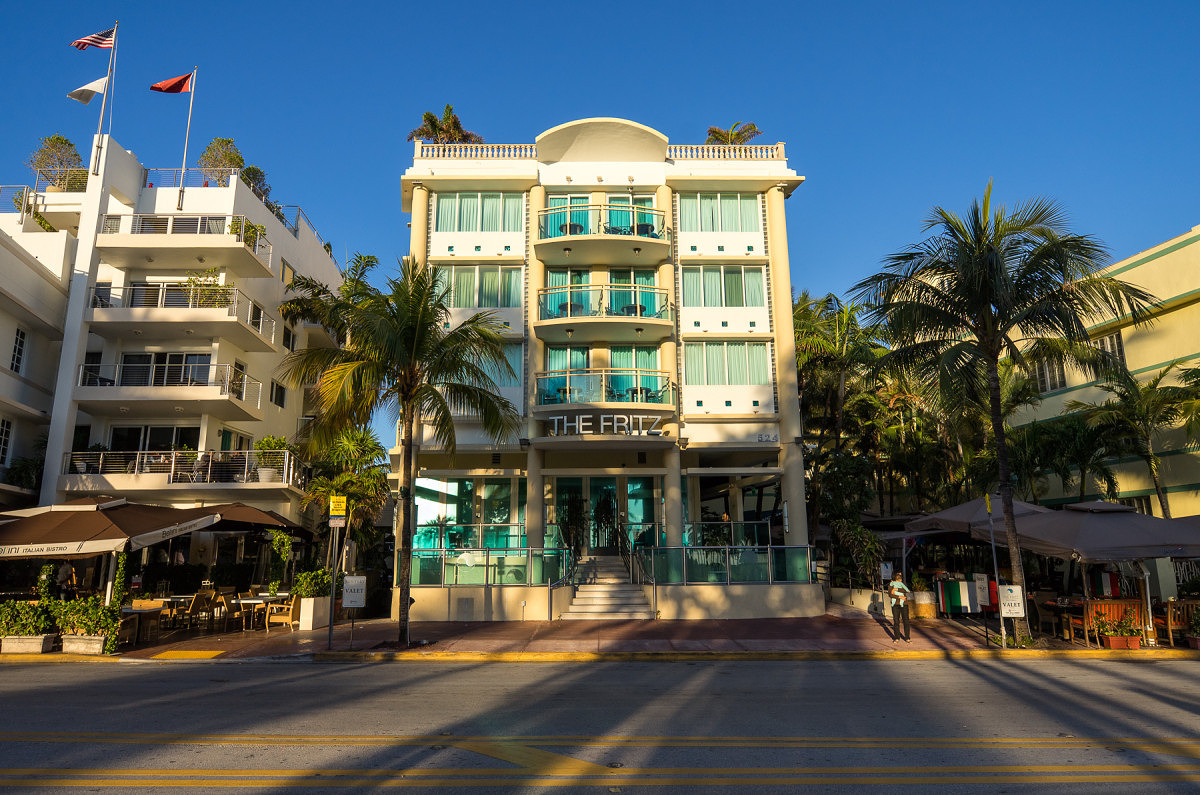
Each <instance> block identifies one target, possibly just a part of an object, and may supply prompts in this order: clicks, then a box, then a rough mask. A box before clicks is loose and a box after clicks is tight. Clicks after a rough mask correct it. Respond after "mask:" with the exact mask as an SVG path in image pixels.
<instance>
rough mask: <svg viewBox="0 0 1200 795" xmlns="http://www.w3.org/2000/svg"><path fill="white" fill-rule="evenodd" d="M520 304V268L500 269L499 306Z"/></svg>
mask: <svg viewBox="0 0 1200 795" xmlns="http://www.w3.org/2000/svg"><path fill="white" fill-rule="evenodd" d="M520 305H521V269H520V268H501V269H500V306H520Z"/></svg>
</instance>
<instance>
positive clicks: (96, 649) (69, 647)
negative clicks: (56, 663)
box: [62, 635, 108, 654]
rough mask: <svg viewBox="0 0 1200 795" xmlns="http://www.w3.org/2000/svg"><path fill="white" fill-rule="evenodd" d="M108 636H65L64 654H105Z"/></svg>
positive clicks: (63, 640)
mask: <svg viewBox="0 0 1200 795" xmlns="http://www.w3.org/2000/svg"><path fill="white" fill-rule="evenodd" d="M106 640H108V636H107V635H63V639H62V642H63V647H62V650H63V654H104V641H106Z"/></svg>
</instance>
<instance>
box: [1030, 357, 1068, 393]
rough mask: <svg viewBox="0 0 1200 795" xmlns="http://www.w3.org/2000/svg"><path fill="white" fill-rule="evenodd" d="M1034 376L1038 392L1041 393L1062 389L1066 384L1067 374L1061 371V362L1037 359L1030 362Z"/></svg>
mask: <svg viewBox="0 0 1200 795" xmlns="http://www.w3.org/2000/svg"><path fill="white" fill-rule="evenodd" d="M1032 367H1033V373H1034V377H1035V378H1037V387H1038V392H1040V393H1042V394H1043V395H1044V394H1046V393H1047V392H1053V391H1055V390H1057V389H1062V388H1063V387H1065V386H1066V385H1067V376H1066V373H1065V372H1063V366H1062V362H1052V361H1049V360H1047V359H1039V360H1037V361H1035V362H1033V363H1032Z"/></svg>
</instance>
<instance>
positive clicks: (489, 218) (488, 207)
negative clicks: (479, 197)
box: [483, 193, 502, 232]
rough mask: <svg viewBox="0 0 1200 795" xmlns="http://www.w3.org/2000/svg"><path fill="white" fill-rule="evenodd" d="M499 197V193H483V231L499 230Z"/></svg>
mask: <svg viewBox="0 0 1200 795" xmlns="http://www.w3.org/2000/svg"><path fill="white" fill-rule="evenodd" d="M501 214H502V212H501V199H500V194H499V193H485V194H483V231H484V232H499V231H500V223H501Z"/></svg>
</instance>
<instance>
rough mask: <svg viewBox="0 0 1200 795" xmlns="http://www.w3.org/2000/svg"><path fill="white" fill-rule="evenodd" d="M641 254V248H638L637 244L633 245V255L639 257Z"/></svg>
mask: <svg viewBox="0 0 1200 795" xmlns="http://www.w3.org/2000/svg"><path fill="white" fill-rule="evenodd" d="M641 255H642V250H641V249H640V248H638V247H637V246H634V248H633V256H635V257H640V256H641Z"/></svg>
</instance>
